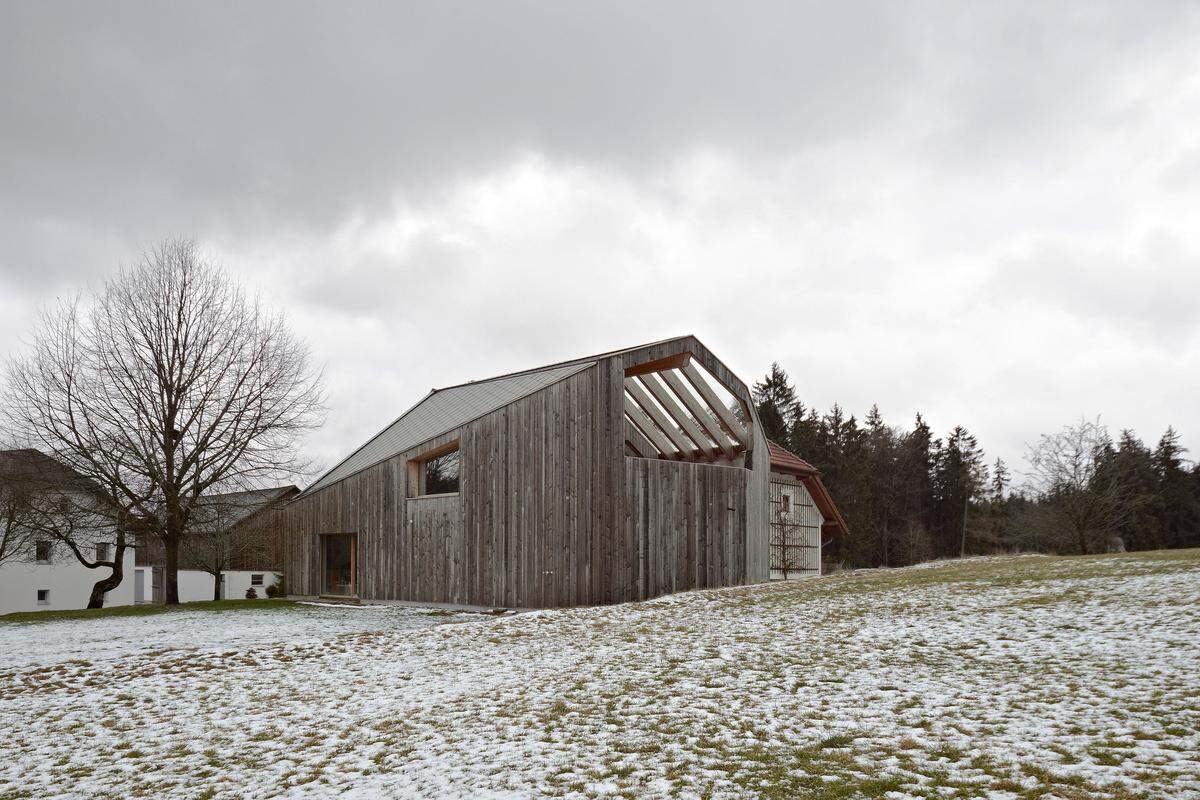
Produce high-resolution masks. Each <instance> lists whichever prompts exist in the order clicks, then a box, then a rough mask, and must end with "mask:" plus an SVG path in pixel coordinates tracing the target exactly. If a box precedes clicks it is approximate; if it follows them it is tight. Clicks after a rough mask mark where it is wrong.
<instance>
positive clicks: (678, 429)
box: [625, 352, 753, 466]
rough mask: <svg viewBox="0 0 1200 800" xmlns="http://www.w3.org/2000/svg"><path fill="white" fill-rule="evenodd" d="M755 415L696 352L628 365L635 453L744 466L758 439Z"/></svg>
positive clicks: (628, 429)
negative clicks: (753, 421) (753, 429)
mask: <svg viewBox="0 0 1200 800" xmlns="http://www.w3.org/2000/svg"><path fill="white" fill-rule="evenodd" d="M751 418H752V415H751V414H750V413H749V410H748V409H747V408H746V407H745V405H744V404H743V403H742V401H741V400H739V399H737V397H736V395H734V394H733V392H732V391H730V390H729V388H728V387H726V386H724V385H722V384H721V382H720V381H718V380H717V379H716V378H715V377H714V376H713V375H712V374H711V373H710V372H708V370H706V369H704V367H703V366H702V365H701V364H700V363H699V362H698V361H696V360H695V359H693V358H692V354H691V353H690V352H684V353H680V354H678V355H675V356H670V357H668V358H662V359H658V360H655V361H649V362H646V363H644V364H638V365H635V366H632V367H629V368H627V369H626V370H625V447H626V452H627V454H629V455H633V456H638V457H641V458H662V459H670V460H676V461H700V462H709V463H728V464H735V465H738V466H744V465H745V453H746V451H747V450H749V449H750V447H751V446H752V441H753V440H752V439H751V436H752V433H751V430H750V425H749V423H748V420H750V419H751Z"/></svg>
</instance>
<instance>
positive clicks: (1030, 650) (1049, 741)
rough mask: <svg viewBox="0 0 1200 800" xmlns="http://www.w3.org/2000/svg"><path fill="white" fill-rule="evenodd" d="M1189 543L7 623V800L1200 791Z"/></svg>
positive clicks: (0, 667)
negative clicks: (470, 601) (440, 604)
mask: <svg viewBox="0 0 1200 800" xmlns="http://www.w3.org/2000/svg"><path fill="white" fill-rule="evenodd" d="M1197 664H1200V551H1194V550H1193V551H1175V552H1158V553H1136V554H1129V555H1120V556H1104V557H1089V558H1051V557H1042V556H1023V557H1013V558H994V559H973V560H969V561H966V562H957V563H955V562H950V563H944V564H936V565H929V566H921V567H913V568H907V569H902V570H890V571H879V570H876V571H864V572H856V573H849V574H845V575H840V576H834V577H829V578H823V579H819V580H812V581H807V582H793V583H790V584H786V585H785V584H771V585H764V586H757V587H750V588H743V589H732V590H720V591H710V592H696V593H689V594H685V595H678V596H674V597H668V598H663V599H661V600H657V601H652V602H647V603H636V604H629V605H623V606H617V607H610V608H593V609H576V610H565V611H543V612H533V613H527V614H519V615H512V616H506V617H499V618H492V617H485V616H480V615H470V614H445V613H429V612H424V611H418V610H412V609H399V608H390V607H389V608H384V607H369V608H338V607H327V606H306V605H300V606H296V607H294V608H291V609H287V608H279V609H271V610H266V609H264V610H261V611H260V610H255V609H253V608H251V609H246V610H238V611H230V612H224V613H204V612H191V611H187V612H176V613H172V614H160V615H155V616H148V617H128V618H122V617H114V618H109V619H100V620H91V621H59V622H47V623H41V624H11V623H8V624H5V623H0V730H3V731H5V738H4V739H3V741H0V798H4V799H5V800H8V799H9V798H25V797H29V798H33V797H37V798H46V797H83V796H95V797H113V798H117V797H130V796H132V797H138V796H144V797H180V798H182V797H230V798H232V797H313V796H324V795H332V794H335V793H337V794H339V795H340V796H349V797H360V798H374V797H429V796H451V797H479V796H487V797H513V798H519V797H530V796H551V797H601V796H609V797H612V796H621V797H628V798H643V797H650V798H656V797H713V798H716V797H778V798H784V797H814V798H850V797H883V796H888V797H896V798H900V797H988V798H1034V797H1051V796H1053V797H1058V798H1085V797H1087V798H1091V797H1112V798H1133V797H1155V798H1168V797H1170V798H1188V797H1200V755H1198V754H1200V670H1197Z"/></svg>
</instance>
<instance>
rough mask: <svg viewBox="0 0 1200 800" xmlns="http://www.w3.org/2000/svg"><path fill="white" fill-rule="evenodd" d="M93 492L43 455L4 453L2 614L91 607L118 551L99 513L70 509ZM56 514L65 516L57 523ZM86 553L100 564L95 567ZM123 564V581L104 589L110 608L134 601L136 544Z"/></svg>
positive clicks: (0, 470) (0, 464)
mask: <svg viewBox="0 0 1200 800" xmlns="http://www.w3.org/2000/svg"><path fill="white" fill-rule="evenodd" d="M94 496H95V492H94V491H93V490H92V488H91V485H90V484H89V483H88V482H87V480H86V479H85V478H83V477H82V476H81V475H79V474H78V473H76V472H75V471H74V470H71V469H70V468H68V467H66V466H65V465H63V464H61V463H59V462H58V461H56V460H54V459H52V458H50V457H49V456H47V455H45V454H44V453H41V452H39V451H37V450H4V451H0V614H11V613H14V612H18V611H48V610H70V609H81V608H87V605H88V600H89V598H90V596H91V593H92V589H93V587H94V586H95V585H96V583H97V582H98V581H100V580H102V579H103V578H106V577H109V576H110V575H111V574H112V571H113V570H112V566H111V565H112V563H113V560H114V559H115V557H116V551H117V547H116V541H115V534H114V533H113V532H112V531H111V530H110V529H109V528H108V527H107V526H106V525H105V524H104V523H103V522H102V521H101V518H100V517H99V516H97V515H95V514H90V513H89V512H83V513H79V512H78V511H77V510H76V511H71V510H68V509H85V508H88V507H89V505H90V504H94V503H95V502H96V501H95V499H94ZM51 519H57V520H65V521H64V522H62V523H61V524H58V525H53V526H52V525H50V524H49V523H48V522H47V521H48V520H51ZM52 529H53V530H54V531H58V533H59V535H55V533H54V532H52ZM72 545H74V548H77V549H78V555H77V554H76V552H74V551H73V549H72ZM80 557H82V559H84V560H87V561H89V562H91V563H93V564H96V562H100V564H99V565H97V566H95V568H89V567H87V566H85V565H84V564H83V563H81V559H80ZM121 561H122V563H121V567H122V573H123V579H122V580H121V582H120V583H119V584H118V585H116V586H115V587H114V588H112V589H111V590H109V591H108V592H107V593H106V594H105V596H104V605H105V606H113V605H128V604H130V603H132V602H133V601H134V592H133V570H134V549H133V548H132V547H129V548H127V549H126V550H125V552H124V554H123V557H122V559H121ZM105 562H107V563H108V564H109V566H105V565H104V563H105Z"/></svg>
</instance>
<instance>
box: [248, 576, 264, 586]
mask: <svg viewBox="0 0 1200 800" xmlns="http://www.w3.org/2000/svg"><path fill="white" fill-rule="evenodd" d="M250 585H251V586H262V585H263V576H262V575H251V576H250Z"/></svg>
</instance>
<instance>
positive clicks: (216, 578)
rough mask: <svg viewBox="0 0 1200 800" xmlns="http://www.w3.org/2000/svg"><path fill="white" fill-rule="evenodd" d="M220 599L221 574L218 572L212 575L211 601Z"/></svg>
mask: <svg viewBox="0 0 1200 800" xmlns="http://www.w3.org/2000/svg"><path fill="white" fill-rule="evenodd" d="M220 599H221V573H220V572H219V571H218V572H216V573H215V574H214V575H213V600H220Z"/></svg>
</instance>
